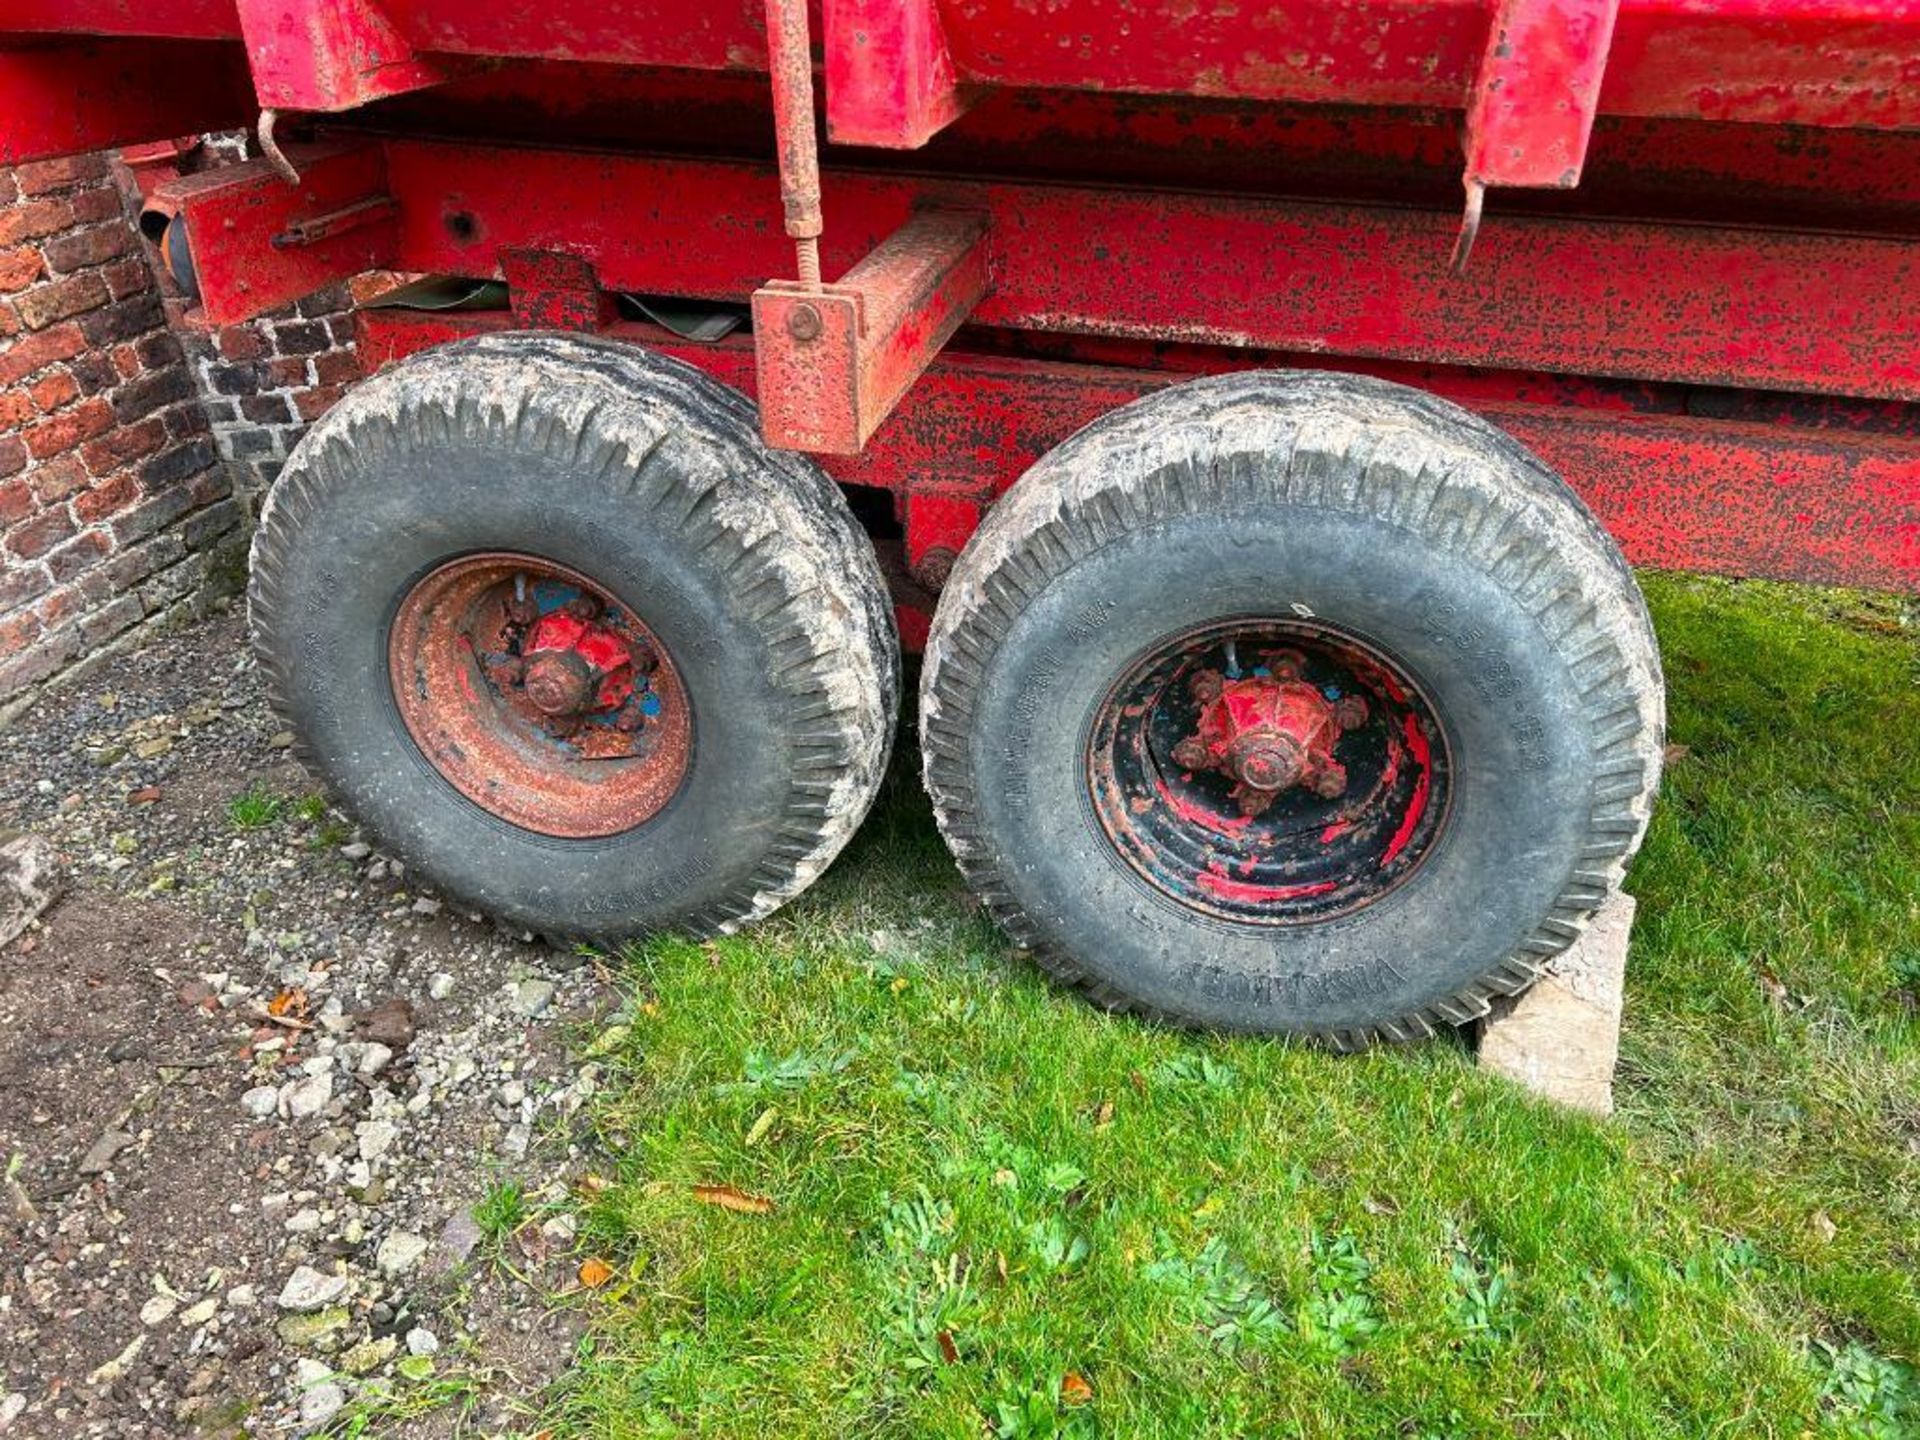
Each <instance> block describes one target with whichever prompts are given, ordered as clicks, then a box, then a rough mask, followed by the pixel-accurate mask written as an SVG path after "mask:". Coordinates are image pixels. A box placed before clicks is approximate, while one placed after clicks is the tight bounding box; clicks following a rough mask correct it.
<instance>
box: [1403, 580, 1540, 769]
mask: <svg viewBox="0 0 1920 1440" xmlns="http://www.w3.org/2000/svg"><path fill="white" fill-rule="evenodd" d="M1411 608H1412V610H1413V616H1414V619H1415V621H1416V622H1417V623H1418V625H1419V627H1420V632H1421V633H1422V634H1423V635H1425V636H1426V637H1427V638H1428V639H1430V640H1433V641H1436V642H1438V643H1439V644H1442V645H1445V646H1446V647H1447V648H1448V649H1450V650H1451V651H1453V653H1454V654H1455V655H1456V656H1457V657H1458V658H1459V660H1460V663H1461V666H1462V668H1463V669H1464V670H1465V671H1466V675H1467V680H1468V681H1469V683H1471V684H1472V686H1473V688H1474V689H1475V690H1477V691H1479V692H1480V694H1481V696H1482V698H1484V699H1487V700H1490V701H1494V702H1496V703H1497V704H1498V706H1499V708H1500V709H1501V711H1502V712H1503V713H1504V714H1505V716H1506V720H1507V731H1508V733H1509V734H1510V735H1512V736H1513V741H1514V743H1515V744H1516V745H1518V746H1519V747H1520V768H1521V769H1523V770H1533V771H1541V770H1549V769H1551V768H1552V760H1551V759H1550V757H1549V756H1548V754H1547V727H1546V722H1545V721H1543V720H1542V719H1541V718H1540V716H1539V714H1538V713H1537V712H1536V711H1535V710H1534V708H1533V704H1532V702H1531V700H1530V699H1529V698H1528V697H1527V695H1526V693H1525V692H1524V691H1523V690H1522V689H1521V687H1520V677H1519V676H1518V675H1516V674H1515V673H1514V669H1513V664H1512V662H1511V661H1509V660H1508V659H1507V658H1506V656H1505V655H1503V654H1502V653H1501V652H1500V651H1499V650H1498V649H1496V648H1495V647H1494V646H1493V645H1491V644H1489V643H1488V642H1487V638H1486V632H1485V631H1483V630H1482V629H1481V628H1480V627H1479V626H1477V625H1473V624H1463V623H1461V622H1460V610H1459V607H1458V606H1456V605H1453V604H1451V603H1449V602H1447V601H1444V600H1441V599H1440V598H1439V597H1438V596H1437V595H1436V594H1435V593H1434V591H1433V588H1432V587H1431V586H1429V587H1427V588H1426V589H1424V590H1422V591H1420V593H1419V594H1417V595H1415V596H1414V597H1413V600H1412V602H1411Z"/></svg>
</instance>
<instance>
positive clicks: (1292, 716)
mask: <svg viewBox="0 0 1920 1440" xmlns="http://www.w3.org/2000/svg"><path fill="white" fill-rule="evenodd" d="M1260 660H1261V662H1262V663H1261V665H1260V668H1259V670H1258V671H1256V672H1255V673H1254V674H1252V675H1248V676H1245V677H1243V678H1241V679H1238V680H1229V679H1227V678H1226V677H1225V676H1223V675H1222V674H1221V673H1220V672H1219V671H1217V670H1199V671H1196V672H1195V673H1194V674H1193V676H1192V678H1191V679H1190V680H1189V681H1188V688H1189V689H1190V690H1191V691H1192V692H1193V698H1194V699H1195V700H1196V701H1198V702H1199V703H1200V704H1201V705H1202V706H1204V707H1205V708H1204V709H1203V710H1202V711H1201V712H1200V728H1199V729H1197V730H1195V731H1194V732H1193V734H1192V735H1190V736H1188V737H1187V738H1186V739H1185V740H1182V741H1181V742H1180V743H1179V744H1178V745H1176V746H1174V747H1173V759H1174V763H1175V764H1178V765H1182V766H1185V767H1186V768H1187V769H1189V770H1213V771H1217V772H1219V773H1220V774H1222V775H1225V776H1226V777H1227V778H1228V779H1230V780H1232V781H1233V782H1234V785H1233V798H1234V800H1235V801H1236V802H1237V803H1238V804H1239V806H1240V810H1241V813H1242V814H1245V815H1259V814H1261V813H1263V812H1264V811H1265V810H1266V808H1267V807H1268V806H1269V805H1271V804H1272V803H1273V802H1274V798H1275V797H1276V796H1278V795H1279V793H1280V792H1281V791H1282V790H1285V789H1287V788H1289V787H1290V786H1294V785H1304V786H1305V787H1306V788H1307V789H1309V790H1311V791H1313V793H1314V794H1316V795H1318V796H1320V797H1321V798H1322V799H1323V800H1332V799H1335V798H1337V797H1338V796H1339V795H1340V794H1342V793H1343V792H1344V791H1345V790H1346V788H1347V769H1346V766H1344V765H1342V764H1341V763H1340V762H1339V761H1338V760H1336V759H1335V758H1334V756H1333V747H1334V743H1335V742H1336V741H1337V740H1338V739H1339V738H1340V736H1341V735H1342V733H1344V732H1345V731H1348V730H1357V729H1359V728H1360V727H1361V726H1362V725H1364V724H1366V721H1367V702H1366V701H1365V700H1364V699H1363V698H1361V697H1360V696H1358V695H1342V696H1341V697H1340V698H1339V699H1338V700H1329V699H1328V698H1327V697H1326V695H1325V694H1323V693H1322V692H1321V691H1320V690H1318V689H1316V688H1315V687H1314V686H1312V685H1310V684H1308V683H1307V682H1306V681H1304V680H1302V679H1301V678H1300V677H1301V675H1302V674H1303V673H1305V670H1306V663H1307V662H1306V657H1305V656H1303V655H1302V654H1300V652H1299V651H1297V650H1273V651H1268V652H1266V653H1265V654H1264V655H1262V656H1261V657H1260Z"/></svg>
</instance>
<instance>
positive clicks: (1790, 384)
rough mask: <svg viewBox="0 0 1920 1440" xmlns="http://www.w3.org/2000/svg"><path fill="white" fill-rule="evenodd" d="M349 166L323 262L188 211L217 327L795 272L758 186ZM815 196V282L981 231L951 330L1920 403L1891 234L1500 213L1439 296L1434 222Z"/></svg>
mask: <svg viewBox="0 0 1920 1440" xmlns="http://www.w3.org/2000/svg"><path fill="white" fill-rule="evenodd" d="M354 153H356V154H362V155H364V156H365V157H366V158H364V159H362V160H360V161H358V162H356V163H357V164H358V165H359V166H360V167H361V168H360V169H359V170H358V171H357V172H356V173H358V174H359V175H360V176H361V177H362V178H363V179H364V180H365V182H366V184H367V185H368V186H370V187H372V186H377V188H370V189H363V190H360V191H357V192H354V193H351V194H349V193H346V192H347V191H350V190H352V187H351V186H343V187H341V193H338V194H335V195H332V196H330V197H328V198H326V199H324V200H323V199H321V198H320V197H315V199H314V200H313V201H312V202H311V203H312V208H313V210H314V211H315V213H324V211H326V210H331V209H336V208H339V207H340V206H342V205H345V204H348V203H351V202H352V201H355V200H364V199H367V198H370V196H371V195H373V194H385V195H388V196H391V198H392V199H393V200H394V201H395V202H396V204H397V206H398V214H397V217H396V218H393V219H389V220H386V221H383V222H382V223H381V224H380V225H379V226H369V227H364V228H361V229H358V230H353V231H349V232H347V233H345V234H342V235H339V236H338V237H337V238H336V239H334V240H332V241H323V242H320V244H318V245H315V246H309V247H303V248H300V249H295V250H286V251H274V250H273V249H272V248H271V245H270V244H269V243H268V242H269V241H270V239H271V236H272V235H273V234H277V233H281V232H282V231H284V230H285V228H286V225H285V223H284V222H286V221H290V220H294V219H297V218H299V215H298V214H296V213H295V212H294V207H295V205H296V203H297V202H298V203H306V202H303V201H301V198H300V196H299V195H297V194H296V193H295V192H293V191H292V190H290V189H289V187H287V186H286V184H285V183H284V182H283V181H281V180H280V179H279V178H278V177H277V176H275V175H273V174H272V173H271V171H269V170H268V169H267V168H266V167H265V166H264V165H263V164H261V163H260V162H250V163H249V164H247V165H243V166H235V167H231V168H230V169H227V170H223V171H221V172H219V175H220V177H221V178H220V179H219V180H217V181H210V183H211V184H212V185H214V186H215V187H216V188H218V189H219V190H220V192H221V193H222V195H223V202H222V203H223V204H224V203H229V202H230V203H232V204H233V205H234V206H235V210H234V214H235V216H236V219H240V218H244V217H245V216H248V215H252V214H254V213H255V212H254V210H253V209H252V208H251V204H250V205H247V206H243V205H241V203H240V199H239V192H240V191H242V190H245V189H247V188H249V187H253V188H254V189H256V190H257V191H258V192H260V198H258V200H257V201H255V202H252V203H255V204H258V205H260V206H264V207H267V209H269V210H271V209H272V208H273V207H276V206H277V207H280V213H279V216H278V219H277V221H276V223H275V224H274V225H273V226H272V228H267V227H264V226H262V225H259V224H252V223H247V224H237V226H236V228H233V229H228V228H225V226H224V223H223V221H222V223H213V224H206V225H203V224H199V223H196V222H195V220H194V217H193V215H192V213H191V210H192V205H191V204H189V206H188V214H187V222H188V234H189V238H190V240H191V243H192V246H193V250H194V254H195V257H196V259H197V261H198V263H199V265H200V268H201V271H202V272H203V273H202V288H203V293H204V295H205V304H206V307H207V311H208V314H209V317H210V318H213V319H217V320H221V321H225V320H228V319H238V318H243V317H244V316H245V315H249V314H255V313H258V312H259V311H261V310H265V309H268V308H271V306H273V305H275V304H279V303H282V302H283V301H285V300H286V299H288V298H292V297H293V296H294V295H297V294H301V293H305V292H306V291H309V290H312V289H316V288H319V286H320V285H323V284H325V283H327V282H328V281H329V280H335V279H341V278H345V276H347V275H349V274H351V273H353V271H354V270H355V269H361V268H381V267H384V268H391V269H399V270H410V271H416V272H420V273H426V274H440V275H459V276H466V277H470V278H474V279H492V278H496V277H497V276H498V275H499V273H500V268H501V257H502V255H503V254H504V253H505V252H507V251H510V250H520V251H533V252H540V251H553V252H560V253H565V254H571V255H574V256H577V257H578V258H579V259H580V260H582V261H583V262H585V263H588V264H590V265H591V266H592V268H593V270H594V272H595V273H596V275H597V276H598V281H599V283H600V284H601V285H602V286H604V287H605V288H606V289H607V290H610V291H615V292H621V291H625V292H631V293H638V294H644V295H670V296H681V297H689V298H698V299H712V300H728V301H734V302H738V301H741V300H744V299H746V298H747V297H749V296H750V295H752V294H753V292H754V291H755V290H756V289H759V288H760V287H761V286H762V285H763V283H764V282H765V280H766V277H767V276H769V275H777V274H780V273H781V272H782V271H784V270H786V269H787V268H788V267H789V265H790V263H791V262H790V258H789V257H790V253H791V252H790V251H789V250H788V248H787V242H786V241H785V239H784V238H783V237H782V235H781V234H780V232H779V230H778V228H777V227H774V226H771V225H768V224H766V223H765V222H764V221H761V220H758V219H756V218H755V217H757V216H759V215H762V214H764V212H765V210H766V203H767V195H768V193H769V187H770V182H771V181H772V178H773V176H772V172H771V171H770V170H769V168H768V167H766V166H764V165H753V164H746V163H740V162H730V161H713V160H686V159H673V158H666V157H660V156H625V155H605V154H590V153H577V152H566V151H556V150H543V149H527V148H516V147H502V146H492V145H469V144H458V143H452V142H437V141H422V140H403V139H390V140H384V141H377V140H365V141H362V142H360V143H359V145H358V146H357V147H356V148H355V150H354ZM301 163H302V165H303V166H304V165H305V164H306V162H305V161H302V162H301ZM302 173H303V178H304V179H306V180H308V181H309V182H314V183H317V181H318V179H320V178H324V177H316V176H314V175H312V174H311V173H309V172H307V171H306V170H305V169H303V171H302ZM375 177H377V179H376V178H375ZM195 178H196V179H199V178H203V177H195ZM823 178H824V186H823V200H824V204H825V206H826V209H827V210H828V212H829V213H831V214H832V215H833V216H834V224H833V227H832V229H831V230H830V232H829V233H827V234H826V235H825V236H824V237H823V240H822V260H823V262H824V264H825V266H826V268H827V269H828V270H829V271H830V272H832V271H842V272H844V271H845V270H851V269H852V268H853V267H855V266H856V265H858V263H859V262H860V261H861V260H862V259H864V258H865V257H866V256H867V255H869V254H870V253H872V252H874V251H875V250H876V248H877V247H879V246H880V244H881V242H882V241H884V240H885V239H886V238H887V237H888V236H891V235H893V233H894V232H895V231H897V230H899V229H900V228H901V226H902V225H904V224H906V223H907V222H908V221H910V220H912V219H913V218H914V216H915V215H916V213H917V212H918V211H919V210H921V209H923V208H924V207H928V206H937V207H943V208H946V209H949V210H964V211H969V212H973V213H977V214H980V215H984V216H986V217H988V220H989V222H990V225H991V237H992V239H991V243H992V248H993V256H992V286H991V288H990V289H989V290H987V291H986V292H985V293H984V294H982V295H980V296H979V297H978V303H977V304H976V305H975V306H974V308H973V310H972V312H971V314H970V315H969V316H968V317H967V323H969V324H977V325H985V326H993V327H997V328H1002V329H1010V330H1019V331H1028V332H1040V333H1057V334H1078V335H1093V336H1116V337H1125V338H1129V339H1135V340H1144V341H1151V342H1159V343H1175V344H1199V345H1221V346H1228V347H1245V348H1250V349H1259V350H1273V351H1290V352H1300V353H1309V354H1324V355H1331V356H1347V357H1352V358H1357V359H1370V360H1391V361H1403V362H1414V363H1420V364H1436V365H1450V366H1486V367H1491V368H1496V369H1502V370H1538V371H1549V372H1559V373H1566V374H1575V375H1593V376H1602V377H1610V378H1616V379H1625V380H1646V381H1655V382H1663V383H1675V384H1687V385H1706V386H1724V387H1730V388H1747V389H1766V390H1779V391H1787V392H1794V393H1803V394H1826V395H1849V396H1854V397H1859V398H1865V399H1874V400H1902V401H1916V400H1920V353H1916V352H1915V350H1914V349H1913V347H1912V344H1911V343H1910V342H1911V337H1912V336H1913V335H1914V334H1915V333H1917V332H1920V247H1916V246H1914V245H1913V243H1912V242H1911V241H1910V240H1906V239H1903V238H1899V237H1895V236H1885V235H1877V234H1846V233H1835V232H1830V231H1821V232H1816V231H1797V230H1786V229H1753V228H1740V227H1733V226H1726V227H1715V226H1705V225H1687V224H1668V223H1661V222H1652V221H1640V220H1594V219H1581V218H1570V217H1563V216H1537V215H1528V216H1525V217H1520V216H1515V217H1513V218H1512V219H1511V220H1510V221H1508V222H1507V223H1503V224H1502V225H1501V226H1500V227H1499V230H1498V232H1497V233H1494V234H1491V235H1488V236H1483V237H1482V243H1481V245H1480V247H1479V250H1478V252H1477V253H1476V255H1475V257H1474V263H1473V267H1472V269H1471V271H1470V272H1469V273H1468V274H1466V275H1465V276H1454V275H1452V274H1450V273H1449V271H1448V268H1447V254H1446V241H1447V237H1448V236H1449V234H1450V231H1451V229H1452V225H1453V219H1452V217H1451V216H1449V215H1448V214H1447V213H1445V212H1443V211H1438V210H1416V209H1407V208H1401V207H1394V206H1387V205H1368V204H1332V203H1322V202H1310V201H1297V200H1285V199H1272V198H1264V197H1249V196H1242V195H1221V194H1199V193H1178V192H1171V191H1159V190H1143V189H1118V188H1113V187H1089V186H1071V185H1056V184H1041V183H1034V182H1025V181H1002V180H990V181H978V180H969V181H961V180H946V179H939V178H933V177H926V176H916V175H901V174H897V173H873V172H866V171H857V170H839V171H834V170H829V171H828V172H826V174H825V176H824V177H823ZM229 187H231V189H229ZM273 197H278V198H273ZM304 213H305V211H301V212H300V214H304ZM223 218H224V217H223ZM356 245H358V246H360V247H363V248H360V249H358V250H356V248H355V247H356ZM334 246H337V247H340V248H339V249H338V250H335V249H332V248H330V247H334ZM322 261H324V262H325V263H319V262H322ZM243 287H245V288H243ZM869 320H870V321H871V313H870V315H869ZM869 428H870V427H869Z"/></svg>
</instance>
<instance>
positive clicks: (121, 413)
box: [113, 369, 193, 425]
mask: <svg viewBox="0 0 1920 1440" xmlns="http://www.w3.org/2000/svg"><path fill="white" fill-rule="evenodd" d="M191 394H193V380H192V377H190V376H189V375H188V374H187V373H186V371H185V370H181V369H173V370H162V371H159V372H158V373H156V374H152V375H147V376H144V377H142V378H141V379H139V380H130V381H128V382H127V383H126V384H125V385H122V386H121V387H120V388H119V389H118V390H116V391H115V392H114V395H113V413H114V415H115V417H116V418H117V419H118V420H119V421H120V423H121V424H122V425H126V424H130V423H132V422H133V421H135V420H138V419H140V418H141V417H142V416H143V415H150V414H152V413H153V412H154V411H155V410H158V409H160V408H161V407H162V406H164V405H172V404H176V403H177V402H179V401H181V400H185V399H186V398H187V397H188V396H189V395H191Z"/></svg>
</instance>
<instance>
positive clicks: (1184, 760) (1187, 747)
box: [1173, 735, 1211, 770]
mask: <svg viewBox="0 0 1920 1440" xmlns="http://www.w3.org/2000/svg"><path fill="white" fill-rule="evenodd" d="M1210 758H1211V757H1210V756H1209V755H1208V754H1207V747H1206V743H1205V742H1204V741H1202V740H1198V739H1195V738H1194V737H1193V736H1191V735H1189V736H1188V737H1187V738H1186V739H1184V740H1182V741H1181V742H1180V743H1179V744H1178V745H1176V746H1174V747H1173V763H1174V764H1176V765H1178V766H1179V767H1180V768H1181V769H1182V770H1204V769H1206V768H1207V761H1208V760H1209V759H1210Z"/></svg>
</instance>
